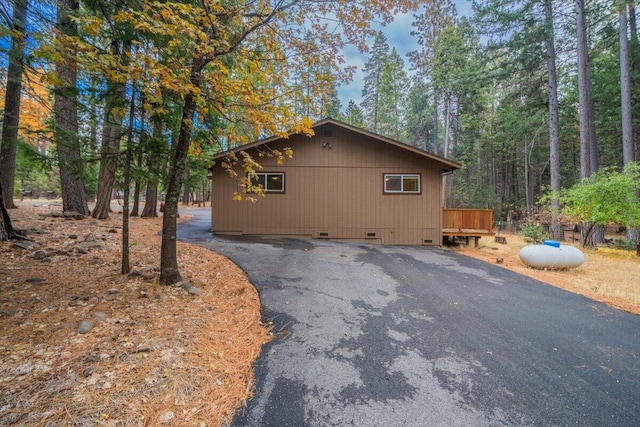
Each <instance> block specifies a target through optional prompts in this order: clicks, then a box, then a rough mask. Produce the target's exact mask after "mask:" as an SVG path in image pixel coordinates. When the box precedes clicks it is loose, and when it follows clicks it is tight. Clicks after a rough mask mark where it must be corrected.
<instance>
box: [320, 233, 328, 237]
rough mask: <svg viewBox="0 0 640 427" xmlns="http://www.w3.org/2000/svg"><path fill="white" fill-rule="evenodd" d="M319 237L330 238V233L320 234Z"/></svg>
mask: <svg viewBox="0 0 640 427" xmlns="http://www.w3.org/2000/svg"><path fill="white" fill-rule="evenodd" d="M318 237H329V233H318Z"/></svg>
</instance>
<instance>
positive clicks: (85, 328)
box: [77, 320, 94, 334]
mask: <svg viewBox="0 0 640 427" xmlns="http://www.w3.org/2000/svg"><path fill="white" fill-rule="evenodd" d="M93 326H94V324H93V322H92V321H91V320H83V321H82V322H80V325H79V326H78V331H77V332H78V333H79V334H86V333H87V332H89V331H90V330H91V329H93Z"/></svg>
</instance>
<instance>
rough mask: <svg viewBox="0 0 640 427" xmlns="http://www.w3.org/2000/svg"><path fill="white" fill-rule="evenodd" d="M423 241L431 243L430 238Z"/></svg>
mask: <svg viewBox="0 0 640 427" xmlns="http://www.w3.org/2000/svg"><path fill="white" fill-rule="evenodd" d="M424 243H433V240H431V239H426V240H425V241H424Z"/></svg>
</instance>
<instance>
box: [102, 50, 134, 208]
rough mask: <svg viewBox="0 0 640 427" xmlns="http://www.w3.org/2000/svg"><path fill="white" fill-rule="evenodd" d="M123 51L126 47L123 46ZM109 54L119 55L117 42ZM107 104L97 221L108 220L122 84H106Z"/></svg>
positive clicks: (114, 169)
mask: <svg viewBox="0 0 640 427" xmlns="http://www.w3.org/2000/svg"><path fill="white" fill-rule="evenodd" d="M125 50H128V49H127V46H125ZM111 53H112V55H114V56H118V55H120V44H119V41H118V40H113V41H112V42H111ZM106 97H107V102H106V105H105V111H104V122H103V124H102V148H101V152H100V171H99V173H98V191H97V194H96V206H95V208H94V209H93V217H94V218H97V219H106V218H109V210H110V208H111V195H112V193H113V186H114V183H115V181H116V171H117V170H118V156H119V154H120V138H121V136H122V118H121V116H120V113H118V112H117V111H118V110H119V109H118V108H117V107H119V106H122V101H123V100H124V99H125V84H124V83H113V82H108V83H107V93H106Z"/></svg>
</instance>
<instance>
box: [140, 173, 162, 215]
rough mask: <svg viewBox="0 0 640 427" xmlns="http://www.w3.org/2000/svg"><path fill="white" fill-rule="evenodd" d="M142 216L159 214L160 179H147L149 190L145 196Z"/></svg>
mask: <svg viewBox="0 0 640 427" xmlns="http://www.w3.org/2000/svg"><path fill="white" fill-rule="evenodd" d="M140 216H141V217H142V218H156V217H157V216H158V181H156V180H155V179H150V180H149V181H147V191H146V192H145V197H144V209H142V214H141V215H140Z"/></svg>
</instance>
